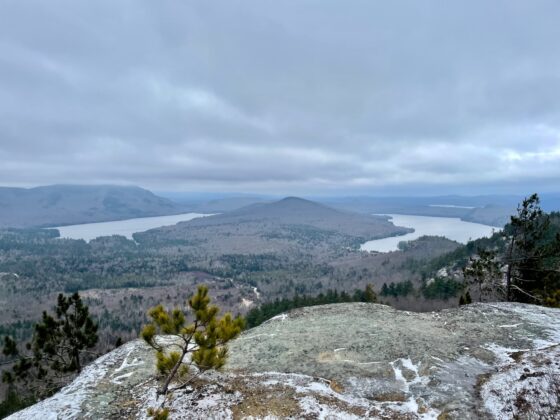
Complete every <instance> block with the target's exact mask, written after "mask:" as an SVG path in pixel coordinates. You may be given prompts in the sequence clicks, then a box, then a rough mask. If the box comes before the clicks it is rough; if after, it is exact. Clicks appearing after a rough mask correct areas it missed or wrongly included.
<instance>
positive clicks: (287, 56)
mask: <svg viewBox="0 0 560 420" xmlns="http://www.w3.org/2000/svg"><path fill="white" fill-rule="evenodd" d="M559 180H560V1H558V0H550V1H540V0H525V1H516V0H502V1H499V0H492V1H488V0H469V1H461V2H458V1H448V0H440V1H435V0H433V1H428V0H422V1H417V0H416V1H396V0H386V1H371V0H364V1H350V0H347V1H341V0H337V1H328V0H315V1H304V0H293V1H290V0H275V1H266V0H253V1H249V0H244V1H234V0H223V1H208V0H203V1H193V0H177V1H165V0H157V1H153V0H130V1H118V0H106V1H105V0H95V1H78V0H68V1H58V0H51V1H43V0H41V1H28V0H0V185H8V186H34V185H44V184H51V183H89V184H91V183H124V184H136V185H140V186H144V187H147V188H151V189H155V190H160V191H162V190H166V191H172V190H177V191H179V190H183V191H203V190H207V191H244V192H276V193H286V194H289V193H332V192H344V193H352V192H355V193H374V194H375V193H384V194H387V193H391V192H394V193H450V192H462V193H478V192H496V193H500V192H523V193H525V192H531V191H533V190H535V191H541V192H542V191H551V190H560V188H558V187H559Z"/></svg>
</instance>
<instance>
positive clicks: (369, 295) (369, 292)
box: [364, 284, 377, 303]
mask: <svg viewBox="0 0 560 420" xmlns="http://www.w3.org/2000/svg"><path fill="white" fill-rule="evenodd" d="M364 301H365V302H371V303H376V302H377V294H376V293H375V291H374V290H373V287H372V285H371V284H368V285H367V286H366V289H365V291H364Z"/></svg>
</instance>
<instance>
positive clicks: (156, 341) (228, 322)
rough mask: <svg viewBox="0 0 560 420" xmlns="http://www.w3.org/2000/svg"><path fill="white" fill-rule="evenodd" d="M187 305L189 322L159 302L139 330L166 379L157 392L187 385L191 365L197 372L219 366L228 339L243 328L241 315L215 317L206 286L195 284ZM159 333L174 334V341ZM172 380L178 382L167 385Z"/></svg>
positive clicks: (224, 360)
mask: <svg viewBox="0 0 560 420" xmlns="http://www.w3.org/2000/svg"><path fill="white" fill-rule="evenodd" d="M188 305H189V308H190V310H191V312H192V313H193V320H192V322H190V323H187V316H186V315H185V313H184V312H183V310H181V309H179V308H175V309H173V310H169V311H167V310H165V309H164V307H163V306H162V305H158V306H156V307H154V308H152V309H150V311H149V312H148V315H149V317H150V318H151V323H149V324H147V325H145V326H144V329H143V330H142V333H141V336H142V338H143V339H144V340H145V341H146V343H148V344H149V345H150V346H151V347H153V348H154V349H155V350H156V351H157V353H156V360H157V364H156V365H157V369H158V371H159V373H160V374H162V375H163V376H164V378H165V379H164V382H163V385H162V386H161V388H160V389H159V390H158V394H160V395H166V394H167V393H168V392H172V391H174V390H177V389H180V388H182V387H184V386H186V385H187V384H188V383H189V382H190V381H191V380H192V379H193V378H194V377H195V375H193V373H192V372H191V367H192V366H193V365H194V367H196V368H197V370H198V373H202V372H204V371H206V370H210V369H216V370H218V369H220V368H221V367H222V366H223V365H224V363H225V362H226V358H227V342H228V341H230V340H231V339H233V338H235V337H237V336H238V335H239V333H240V332H241V330H242V329H243V327H244V321H243V319H242V318H240V317H237V318H235V319H234V318H233V317H232V316H231V314H229V313H227V314H225V315H224V316H223V317H222V318H218V312H219V308H218V307H217V306H215V305H210V297H209V296H208V288H207V287H206V286H199V287H198V291H197V293H196V294H195V295H194V296H192V297H191V298H190V299H189V301H188ZM158 334H166V335H171V336H174V337H175V338H176V341H173V343H170V342H169V340H162V339H161V338H160V337H158ZM172 349H173V350H172ZM176 349H178V350H176ZM187 354H190V355H191V357H190V360H189V361H185V357H186V356H187ZM173 380H178V381H179V384H177V385H176V386H175V387H174V388H170V384H171V382H172V381H173Z"/></svg>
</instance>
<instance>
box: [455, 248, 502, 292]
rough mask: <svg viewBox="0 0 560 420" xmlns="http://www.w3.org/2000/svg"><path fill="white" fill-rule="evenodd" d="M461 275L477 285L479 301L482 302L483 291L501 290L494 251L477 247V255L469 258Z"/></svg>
mask: <svg viewBox="0 0 560 420" xmlns="http://www.w3.org/2000/svg"><path fill="white" fill-rule="evenodd" d="M463 276H464V277H465V279H466V280H467V282H468V283H471V284H474V285H476V286H477V287H478V301H479V302H482V299H483V297H484V293H485V292H494V293H495V292H496V291H500V292H501V291H503V290H502V286H501V284H500V276H501V272H500V269H499V266H498V262H497V261H496V252H495V251H489V250H485V249H479V250H478V255H477V256H476V257H473V258H471V259H470V261H469V264H468V265H467V266H466V267H465V268H464V269H463Z"/></svg>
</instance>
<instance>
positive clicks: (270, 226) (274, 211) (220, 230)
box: [135, 197, 412, 254]
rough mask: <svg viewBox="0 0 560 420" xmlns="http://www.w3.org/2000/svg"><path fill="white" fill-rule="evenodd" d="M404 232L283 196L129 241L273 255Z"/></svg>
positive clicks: (378, 219) (383, 219)
mask: <svg viewBox="0 0 560 420" xmlns="http://www.w3.org/2000/svg"><path fill="white" fill-rule="evenodd" d="M410 231H412V230H411V229H409V228H404V227H398V226H394V225H393V224H392V223H390V222H389V221H388V220H387V218H386V217H378V216H371V215H365V214H359V213H352V212H346V211H341V210H335V209H333V208H330V207H327V206H325V205H322V204H319V203H316V202H313V201H309V200H304V199H301V198H296V197H288V198H284V199H282V200H279V201H275V202H272V203H257V204H252V205H249V206H246V207H243V208H241V209H238V210H235V211H232V212H229V213H224V214H218V215H214V216H210V217H204V218H200V219H193V220H189V221H188V222H181V223H179V224H177V225H175V226H165V227H162V228H158V229H152V230H150V231H147V232H142V233H137V234H135V239H136V240H137V241H138V242H141V243H155V242H162V241H181V243H183V242H184V241H185V240H186V239H187V238H188V239H189V240H190V242H189V244H190V243H191V242H192V241H194V242H195V243H196V246H197V248H199V249H200V247H204V248H205V249H206V251H207V252H208V253H212V252H214V251H215V250H216V248H217V247H221V248H223V247H224V244H226V243H227V244H230V245H231V246H232V247H233V248H234V249H235V250H236V252H240V253H257V254H260V253H262V252H267V251H266V250H268V252H270V251H271V250H276V251H278V250H279V249H280V248H283V245H287V243H292V244H293V245H297V244H299V245H298V246H299V248H301V245H305V247H306V249H309V248H312V247H314V246H315V245H317V244H320V245H325V244H331V245H335V246H336V248H337V249H340V247H341V246H345V245H346V246H349V245H351V244H353V245H356V244H358V243H360V242H363V241H365V240H369V239H375V238H383V237H387V236H393V235H402V234H405V233H408V232H410ZM296 243H297V244H296ZM189 244H187V243H183V245H189ZM228 249H230V248H228ZM230 252H231V250H230Z"/></svg>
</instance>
